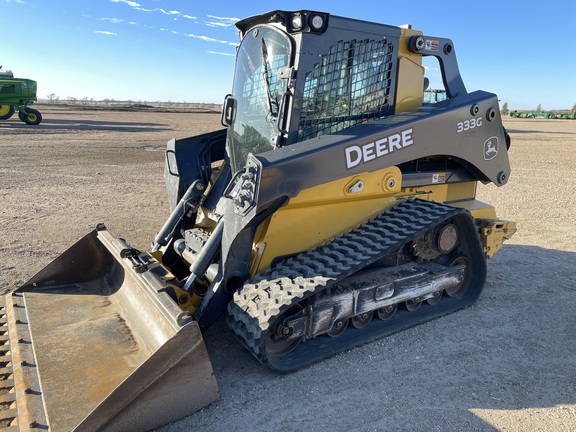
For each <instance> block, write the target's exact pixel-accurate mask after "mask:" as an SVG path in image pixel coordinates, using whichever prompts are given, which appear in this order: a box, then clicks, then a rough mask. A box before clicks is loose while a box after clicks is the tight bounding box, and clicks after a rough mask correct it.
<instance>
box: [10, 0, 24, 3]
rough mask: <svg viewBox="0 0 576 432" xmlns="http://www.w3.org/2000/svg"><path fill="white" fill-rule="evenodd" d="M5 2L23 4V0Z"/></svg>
mask: <svg viewBox="0 0 576 432" xmlns="http://www.w3.org/2000/svg"><path fill="white" fill-rule="evenodd" d="M6 3H18V4H24V3H25V2H24V0H6Z"/></svg>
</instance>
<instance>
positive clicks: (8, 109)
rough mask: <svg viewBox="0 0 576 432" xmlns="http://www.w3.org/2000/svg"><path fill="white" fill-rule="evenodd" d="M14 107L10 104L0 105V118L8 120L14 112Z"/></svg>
mask: <svg viewBox="0 0 576 432" xmlns="http://www.w3.org/2000/svg"><path fill="white" fill-rule="evenodd" d="M14 111H16V110H15V109H14V107H13V106H12V105H0V120H8V119H9V118H10V117H12V115H13V114H14Z"/></svg>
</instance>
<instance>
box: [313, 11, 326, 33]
mask: <svg viewBox="0 0 576 432" xmlns="http://www.w3.org/2000/svg"><path fill="white" fill-rule="evenodd" d="M310 27H311V28H312V30H314V31H320V30H322V28H323V27H324V17H323V16H322V15H317V14H313V15H311V16H310Z"/></svg>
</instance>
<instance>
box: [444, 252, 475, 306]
mask: <svg viewBox="0 0 576 432" xmlns="http://www.w3.org/2000/svg"><path fill="white" fill-rule="evenodd" d="M459 264H463V265H464V266H465V269H464V278H463V279H462V280H461V281H460V283H459V284H458V285H455V286H453V287H451V288H447V289H446V294H448V295H449V296H450V297H458V296H459V295H460V294H462V293H463V292H465V291H466V289H467V288H468V285H470V281H471V279H472V275H471V273H472V271H471V264H470V260H469V259H468V258H466V257H465V256H459V257H456V258H455V259H454V260H453V261H452V262H451V263H450V266H455V265H459Z"/></svg>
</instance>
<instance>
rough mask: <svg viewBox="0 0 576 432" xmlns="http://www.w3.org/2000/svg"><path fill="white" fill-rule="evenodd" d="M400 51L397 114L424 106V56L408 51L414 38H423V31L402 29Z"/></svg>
mask: <svg viewBox="0 0 576 432" xmlns="http://www.w3.org/2000/svg"><path fill="white" fill-rule="evenodd" d="M401 30H402V35H401V36H400V44H399V48H398V49H399V51H398V78H397V86H396V108H395V111H396V114H398V113H401V112H404V111H410V110H413V109H416V108H418V107H420V106H422V98H423V96H424V67H422V55H421V54H417V53H413V52H411V51H410V50H409V49H408V40H409V39H410V38H411V37H412V36H422V32H421V31H416V30H412V29H406V28H402V29H401Z"/></svg>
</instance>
